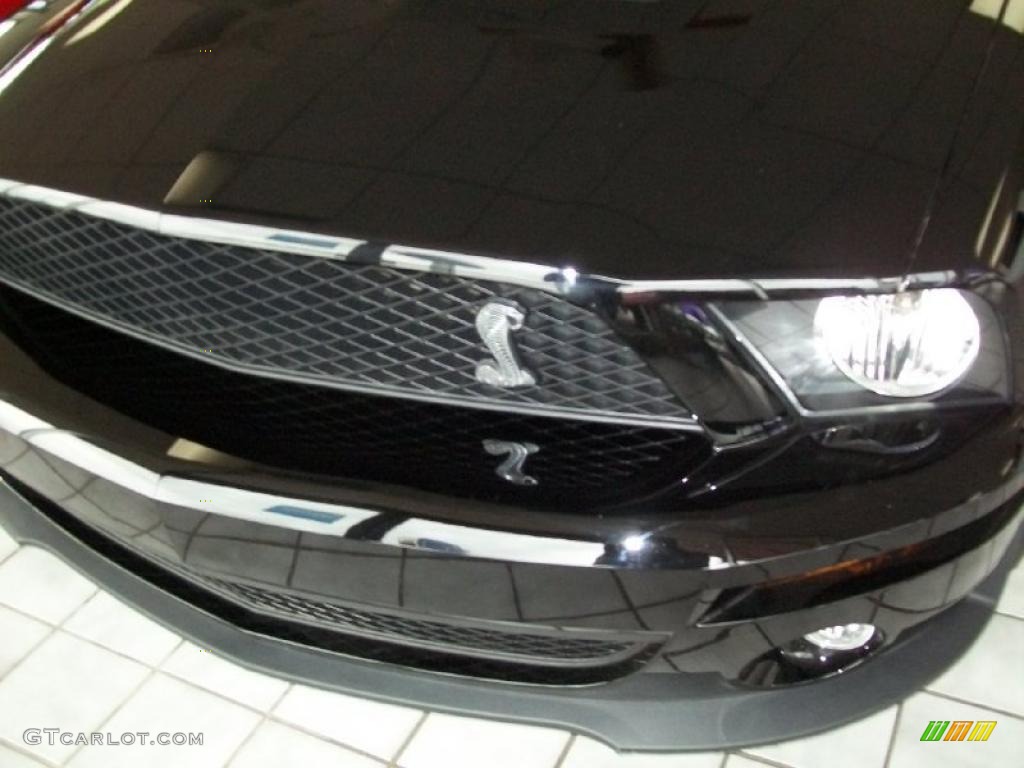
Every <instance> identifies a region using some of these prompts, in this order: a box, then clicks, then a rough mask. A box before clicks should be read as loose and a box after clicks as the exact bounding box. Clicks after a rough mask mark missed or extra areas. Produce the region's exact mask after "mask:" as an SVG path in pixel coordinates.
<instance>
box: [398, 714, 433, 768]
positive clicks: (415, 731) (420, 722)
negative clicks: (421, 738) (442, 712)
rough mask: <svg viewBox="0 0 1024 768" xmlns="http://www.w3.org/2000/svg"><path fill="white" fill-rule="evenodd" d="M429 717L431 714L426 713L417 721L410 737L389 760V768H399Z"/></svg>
mask: <svg viewBox="0 0 1024 768" xmlns="http://www.w3.org/2000/svg"><path fill="white" fill-rule="evenodd" d="M428 717H430V712H429V711H425V712H424V713H423V717H421V718H420V719H419V720H417V721H416V725H414V726H413V727H412V730H411V731H409V735H408V736H406V737H405V740H404V741H403V742H402V744H401V745H400V746H399V747H398V749H397V750H396V751H395V754H394V755H392V757H391V759H390V760H388V768H397V766H398V761H399V760H401V759H402V755H404V754H405V750H407V749H408V748H409V745H410V744H412V740H413V739H415V738H416V735H417V734H418V733H419V732H420V729H421V728H422V727H423V724H424V723H425V722H427V718H428Z"/></svg>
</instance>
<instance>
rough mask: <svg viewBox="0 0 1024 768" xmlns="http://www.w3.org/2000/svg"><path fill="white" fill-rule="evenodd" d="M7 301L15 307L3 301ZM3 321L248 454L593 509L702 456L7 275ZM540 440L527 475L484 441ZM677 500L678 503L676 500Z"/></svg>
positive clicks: (673, 438) (94, 380)
mask: <svg viewBox="0 0 1024 768" xmlns="http://www.w3.org/2000/svg"><path fill="white" fill-rule="evenodd" d="M5 308H6V319H4V318H5V312H4V309H5ZM0 328H3V329H5V330H6V331H7V332H8V333H9V334H16V337H17V340H18V341H19V343H21V344H22V345H23V346H24V347H25V348H26V350H27V351H29V353H30V354H32V355H33V357H35V358H36V359H37V360H38V361H39V362H40V363H41V364H42V365H43V366H44V367H45V368H46V369H47V370H49V371H50V372H51V373H52V374H53V375H54V376H56V377H57V378H58V379H60V380H61V381H64V382H65V383H67V384H69V385H70V386H72V387H74V388H75V389H77V390H79V391H81V392H83V393H84V394H87V395H89V396H91V397H92V398H94V399H95V400H98V401H99V402H102V403H104V404H106V405H109V406H111V407H112V408H115V409H116V410H118V411H120V412H122V413H124V414H125V415H127V416H130V417H132V418H135V419H137V420H139V421H141V422H143V423H146V424H149V425H151V426H153V427H156V428H158V429H160V430H162V431H164V432H167V433H168V434H171V435H178V436H182V437H186V438H188V439H190V440H193V441H195V442H198V443H202V444H203V445H208V446H210V447H213V448H216V449H218V450H220V451H224V452H226V453H229V454H232V455H235V456H240V457H243V458H246V459H250V460H252V461H257V462H260V463H264V464H269V465H272V466H275V467H280V468H284V469H295V470H299V471H303V472H315V473H320V474H326V475H331V476H340V477H355V478H359V479H363V480H375V481H379V482H386V483H400V484H404V485H409V486H413V487H417V488H421V489H423V490H428V491H435V492H440V493H444V494H446V495H449V496H452V495H454V496H463V497H470V498H477V499H482V500H487V501H498V502H512V503H517V504H522V503H528V504H530V505H536V506H537V507H538V508H544V507H551V508H556V509H558V510H559V511H561V512H575V511H578V512H581V513H586V514H591V513H593V512H594V511H595V510H598V509H607V508H610V507H613V506H616V505H620V504H622V503H624V502H627V501H629V500H630V499H633V498H644V499H645V501H644V505H645V506H644V509H645V511H652V510H654V509H656V506H655V504H654V502H653V501H652V500H651V499H650V498H648V497H649V496H650V494H652V493H654V492H656V491H658V490H661V489H664V488H665V487H669V486H674V485H676V484H677V483H678V479H679V478H680V477H684V476H685V475H686V474H687V473H688V472H690V471H692V469H693V468H694V466H695V465H696V464H697V463H698V462H700V461H702V460H703V459H704V457H705V456H706V453H707V450H708V445H707V442H706V440H705V439H704V438H703V437H701V436H699V435H695V434H693V433H690V432H684V431H679V430H671V429H654V428H648V427H633V426H626V425H617V424H599V423H591V422H586V421H573V420H567V419H554V418H548V417H540V416H523V415H518V414H508V413H496V412H486V411H479V410H475V409H467V408H459V407H455V406H447V405H439V404H433V403H422V402H417V401H413V400H402V399H396V398H388V397H378V396H372V395H363V394H357V393H350V392H343V391H339V390H332V389H328V388H324V387H319V386H315V385H310V384H300V383H296V382H289V381H278V380H274V379H266V378H262V377H258V376H249V375H245V374H242V373H238V372H235V371H230V370H225V369H222V368H219V367H217V366H213V365H209V364H207V363H204V362H202V361H200V360H196V359H193V358H190V357H187V356H184V355H179V354H176V353H174V352H171V351H167V350H164V349H162V348H160V347H157V346H155V345H152V344H147V343H145V342H143V341H139V340H136V339H133V338H131V337H128V336H124V335H123V334H120V333H117V332H115V331H111V330H109V329H106V328H103V327H102V326H99V325H97V324H95V323H91V322H89V321H86V320H82V319H80V318H77V317H75V316H73V315H71V314H69V313H67V312H64V311H62V310H59V309H56V308H54V307H52V306H49V305H47V304H45V303H44V302H41V301H38V300H36V299H33V298H30V297H28V296H25V295H24V294H21V293H19V292H18V291H15V290H12V289H9V288H3V287H0ZM489 439H498V440H505V441H521V442H530V443H534V444H536V445H538V446H539V448H540V450H539V451H538V452H537V453H536V454H534V455H532V456H530V457H529V459H528V460H527V461H526V463H525V470H526V471H527V472H528V473H529V474H530V475H531V476H533V477H535V478H536V479H537V480H538V481H539V484H538V485H537V486H534V487H520V486H514V485H511V484H509V483H508V482H506V481H504V480H501V479H500V478H498V477H497V475H496V474H495V468H496V467H497V466H498V464H499V463H500V461H501V459H500V458H499V457H494V456H490V455H488V454H487V453H486V452H485V451H484V448H483V441H484V440H489ZM666 503H669V502H666Z"/></svg>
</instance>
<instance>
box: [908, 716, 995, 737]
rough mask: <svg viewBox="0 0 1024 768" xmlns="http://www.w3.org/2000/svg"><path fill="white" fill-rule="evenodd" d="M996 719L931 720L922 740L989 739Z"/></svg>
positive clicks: (922, 735)
mask: <svg viewBox="0 0 1024 768" xmlns="http://www.w3.org/2000/svg"><path fill="white" fill-rule="evenodd" d="M996 722H997V721H996V720H978V721H974V720H954V721H953V722H950V721H949V720H931V721H929V723H928V726H927V727H926V728H925V729H924V733H922V734H921V741H988V737H989V736H991V735H992V731H994V730H995V728H996Z"/></svg>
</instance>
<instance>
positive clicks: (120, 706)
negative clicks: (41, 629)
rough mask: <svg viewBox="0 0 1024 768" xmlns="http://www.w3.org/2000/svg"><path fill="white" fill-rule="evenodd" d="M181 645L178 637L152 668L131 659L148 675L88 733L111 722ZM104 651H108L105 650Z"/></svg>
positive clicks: (73, 755)
mask: <svg viewBox="0 0 1024 768" xmlns="http://www.w3.org/2000/svg"><path fill="white" fill-rule="evenodd" d="M68 618H70V617H68ZM59 631H64V630H63V629H59ZM68 634H70V633H68ZM72 637H77V635H72ZM181 643H182V639H181V638H180V637H179V638H178V642H177V643H175V645H174V647H173V648H171V650H170V651H168V652H167V653H165V654H164V657H163V658H162V659H160V661H159V662H158V663H157V664H156V665H154V666H150V665H149V664H143V663H142V662H141V661H139V660H138V659H131V660H132V661H134V662H135V663H136V664H142V666H144V667H149V674H147V675H146V676H145V677H143V678H142V680H140V681H139V684H138V685H136V686H135V687H134V688H132V690H131V691H130V692H129V693H128V695H127V696H125V697H124V698H123V699H122V700H121V702H120V703H119V704H118V705H117V706H116V707H114V711H113V712H111V713H110V714H109V715H107V717H105V718H104V719H103V722H101V723H100V724H99V725H97V726H96V727H94V728H93V729H91V731H90V732H91V733H98V732H100V730H101V729H102V728H103V726H104V725H106V724H107V723H109V722H110V721H111V720H113V719H114V717H115V716H116V715H117V713H118V712H120V711H121V710H122V709H124V705H125V704H127V703H128V702H129V701H131V700H132V699H133V698H134V697H135V694H137V693H138V692H139V691H140V690H142V688H143V686H144V685H146V683H148V682H149V681H150V680H152V679H153V678H154V677H155V676H156V674H157V670H158V669H159V666H160V664H163V663H164V662H165V661H167V659H169V658H170V657H171V654H172V653H174V652H175V651H176V650H177V649H178V647H179V646H180V645H181ZM93 645H98V643H93ZM99 647H100V648H105V646H99ZM106 650H108V651H109V650H110V649H109V648H106ZM118 655H120V656H124V654H118ZM125 658H129V657H125ZM87 746H89V745H88V744H83V745H81V746H79V747H78V748H77V749H75V751H74V752H72V753H71V754H70V755H68V757H67V759H65V760H64V762H63V763H62V765H67V764H68V763H70V762H71V761H72V760H73V759H74V758H75V755H77V754H78V753H79V752H81V751H82V750H83V749H85V748H86V747H87Z"/></svg>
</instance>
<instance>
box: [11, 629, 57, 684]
mask: <svg viewBox="0 0 1024 768" xmlns="http://www.w3.org/2000/svg"><path fill="white" fill-rule="evenodd" d="M22 615H24V614H22ZM43 624H44V625H45V626H47V627H48V628H49V630H50V631H49V632H47V633H46V634H45V635H43V636H42V637H41V638H39V642H37V643H36V644H35V645H33V646H32V647H31V648H29V649H28V650H27V651H26V652H25V655H24V656H22V657H21V658H20V659H18V660H17V661H16V662H15V663H14V666H12V667H11V668H10V669H8V670H7V671H6V672H5V673H4V674H2V675H0V680H5V679H7V677H8V676H9V675H10V674H11V673H12V672H13V671H14V670H16V669H17V668H18V667H20V666H21V665H22V664H24V663H25V659H27V658H28V657H29V656H31V655H32V654H33V653H35V652H36V651H38V650H39V648H40V647H41V646H42V645H43V643H45V642H46V641H47V640H49V639H50V638H51V637H53V636H54V635H55V634H56V633H57V629H58V627H56V626H54V625H53V624H50V623H48V622H43Z"/></svg>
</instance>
